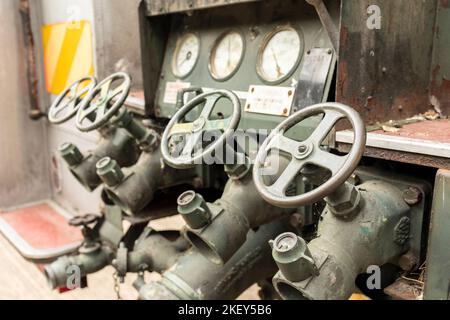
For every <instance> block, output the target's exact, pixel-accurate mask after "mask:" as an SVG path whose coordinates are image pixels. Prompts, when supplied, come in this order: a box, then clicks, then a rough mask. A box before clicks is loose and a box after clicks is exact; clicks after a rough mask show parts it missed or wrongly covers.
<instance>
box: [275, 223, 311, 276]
mask: <svg viewBox="0 0 450 320" xmlns="http://www.w3.org/2000/svg"><path fill="white" fill-rule="evenodd" d="M269 244H270V246H271V247H272V257H273V259H274V260H275V262H276V264H277V265H278V268H279V269H280V271H281V273H282V274H283V276H284V277H285V278H286V279H288V280H289V281H293V282H298V281H303V280H305V279H308V278H309V277H311V276H315V275H318V274H319V271H318V270H317V267H316V264H315V261H314V258H313V257H312V255H311V252H310V251H309V248H308V246H307V245H306V242H305V240H303V239H302V238H300V237H299V236H297V235H296V234H295V233H292V232H285V233H282V234H280V235H279V236H278V237H276V238H275V240H270V241H269Z"/></svg>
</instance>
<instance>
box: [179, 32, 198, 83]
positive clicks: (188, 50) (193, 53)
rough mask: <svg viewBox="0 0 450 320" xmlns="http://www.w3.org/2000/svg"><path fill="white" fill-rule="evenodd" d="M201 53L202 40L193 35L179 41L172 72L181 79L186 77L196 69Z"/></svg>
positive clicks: (185, 36) (187, 35) (188, 34)
mask: <svg viewBox="0 0 450 320" xmlns="http://www.w3.org/2000/svg"><path fill="white" fill-rule="evenodd" d="M199 52H200V40H199V38H198V37H197V36H196V35H195V34H193V33H187V34H185V35H183V36H182V37H181V38H179V39H178V41H177V45H176V47H175V52H174V55H173V60H172V72H173V74H174V75H175V76H177V77H179V78H184V77H186V76H187V75H188V74H189V73H191V71H192V70H193V69H194V67H195V63H196V62H197V58H198V54H199Z"/></svg>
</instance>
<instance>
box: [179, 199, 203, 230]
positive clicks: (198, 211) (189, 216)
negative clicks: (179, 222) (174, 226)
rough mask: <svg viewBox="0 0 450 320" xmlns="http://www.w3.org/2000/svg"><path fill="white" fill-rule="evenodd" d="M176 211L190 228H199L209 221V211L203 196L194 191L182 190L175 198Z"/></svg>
mask: <svg viewBox="0 0 450 320" xmlns="http://www.w3.org/2000/svg"><path fill="white" fill-rule="evenodd" d="M177 204H178V212H179V213H180V214H181V216H182V217H183V219H184V221H186V223H187V225H188V226H189V227H191V228H192V229H200V228H202V227H204V226H206V225H207V224H209V223H210V221H211V211H210V210H209V208H208V205H207V204H206V201H205V200H204V199H203V197H202V196H201V195H200V194H198V193H195V192H194V191H192V190H190V191H186V192H183V193H182V194H181V195H180V196H179V197H178V199H177Z"/></svg>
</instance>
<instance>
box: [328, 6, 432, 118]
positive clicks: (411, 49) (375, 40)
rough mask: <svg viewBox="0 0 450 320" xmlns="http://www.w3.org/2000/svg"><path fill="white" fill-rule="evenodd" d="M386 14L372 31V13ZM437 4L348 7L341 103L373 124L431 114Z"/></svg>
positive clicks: (344, 21) (342, 38)
mask: <svg viewBox="0 0 450 320" xmlns="http://www.w3.org/2000/svg"><path fill="white" fill-rule="evenodd" d="M370 5H377V6H379V7H380V10H381V16H382V19H381V28H380V29H373V30H372V29H369V28H368V27H367V19H368V18H369V16H370V15H369V14H368V13H367V9H368V7H369V6H370ZM436 5H437V0H427V1H422V0H396V1H391V0H371V1H369V0H361V1H343V2H342V10H341V30H340V52H339V56H340V61H339V65H338V78H337V89H336V98H337V101H339V102H343V103H346V104H348V105H350V106H352V107H354V108H355V109H356V110H357V111H359V112H360V113H361V115H362V116H363V118H364V119H365V121H366V123H367V124H373V123H374V122H377V121H381V122H383V121H386V120H391V119H402V118H406V117H408V116H412V115H415V114H418V113H421V112H424V111H426V110H428V109H429V108H430V102H429V80H430V75H431V56H432V48H433V27H434V22H435V16H436Z"/></svg>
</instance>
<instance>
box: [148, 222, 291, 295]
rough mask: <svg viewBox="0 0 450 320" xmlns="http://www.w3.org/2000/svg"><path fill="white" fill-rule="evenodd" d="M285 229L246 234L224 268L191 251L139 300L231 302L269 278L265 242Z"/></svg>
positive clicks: (271, 265)
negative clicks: (227, 300)
mask: <svg viewBox="0 0 450 320" xmlns="http://www.w3.org/2000/svg"><path fill="white" fill-rule="evenodd" d="M286 228H288V229H289V226H288V223H287V222H286V221H285V219H283V220H278V221H274V222H272V223H270V224H266V225H263V226H261V227H260V228H259V229H258V230H257V231H253V230H250V231H249V232H248V235H247V237H246V238H247V240H246V241H245V243H244V245H242V246H241V248H240V249H239V250H238V251H237V252H236V253H235V255H233V257H232V258H231V259H230V260H228V261H227V262H226V263H225V264H224V265H218V264H215V263H212V262H211V261H208V260H207V259H205V257H203V255H202V254H201V253H200V252H199V251H198V250H197V249H195V248H192V249H190V250H188V251H187V252H186V253H185V254H183V255H182V256H181V257H180V258H179V259H178V260H177V262H176V264H174V265H173V266H172V267H171V268H170V269H168V270H167V271H166V272H164V273H163V274H162V278H161V280H160V281H158V282H151V283H148V284H146V285H143V286H141V288H140V291H139V299H142V300H162V299H166V300H167V299H169V300H198V299H201V300H216V299H235V298H236V297H238V296H239V295H240V294H241V293H242V292H243V291H244V290H245V289H247V288H248V287H249V286H251V285H252V284H254V283H256V282H258V281H261V280H263V279H266V278H268V277H271V276H272V275H273V273H274V268H275V269H276V265H275V263H274V262H273V260H272V259H271V257H270V247H269V246H268V245H267V241H269V240H270V239H271V237H274V236H275V235H276V234H278V233H279V232H282V231H283V230H286Z"/></svg>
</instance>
